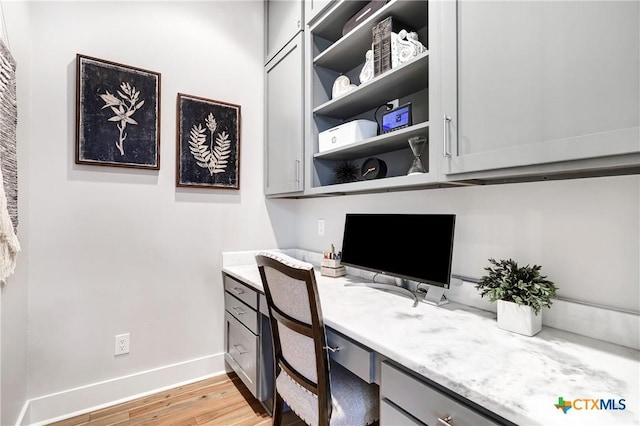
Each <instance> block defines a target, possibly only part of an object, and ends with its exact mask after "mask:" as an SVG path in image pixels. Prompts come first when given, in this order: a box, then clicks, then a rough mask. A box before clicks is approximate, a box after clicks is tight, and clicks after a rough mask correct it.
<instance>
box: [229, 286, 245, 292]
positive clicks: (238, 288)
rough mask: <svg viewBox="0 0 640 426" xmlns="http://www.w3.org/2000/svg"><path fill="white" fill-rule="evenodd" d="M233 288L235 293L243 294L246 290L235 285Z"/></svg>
mask: <svg viewBox="0 0 640 426" xmlns="http://www.w3.org/2000/svg"><path fill="white" fill-rule="evenodd" d="M232 290H233V292H234V293H235V294H243V293H244V290H243V289H242V288H241V287H233V288H232Z"/></svg>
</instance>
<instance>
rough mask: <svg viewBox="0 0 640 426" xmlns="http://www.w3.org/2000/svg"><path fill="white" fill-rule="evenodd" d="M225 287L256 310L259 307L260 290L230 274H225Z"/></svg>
mask: <svg viewBox="0 0 640 426" xmlns="http://www.w3.org/2000/svg"><path fill="white" fill-rule="evenodd" d="M224 289H225V290H226V291H228V292H229V293H231V294H233V295H234V296H235V297H237V298H238V299H240V300H242V301H243V302H244V303H246V304H247V305H249V306H251V307H252V308H253V309H254V310H256V309H258V292H257V291H255V290H254V289H252V288H249V287H248V286H247V285H246V284H243V283H241V282H240V281H238V280H236V279H235V278H233V277H230V276H229V275H225V276H224Z"/></svg>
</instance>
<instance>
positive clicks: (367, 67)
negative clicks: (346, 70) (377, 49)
mask: <svg viewBox="0 0 640 426" xmlns="http://www.w3.org/2000/svg"><path fill="white" fill-rule="evenodd" d="M372 78H373V49H370V50H367V53H366V55H365V61H364V66H363V67H362V71H360V84H363V83H366V82H367V81H370V80H371V79H372Z"/></svg>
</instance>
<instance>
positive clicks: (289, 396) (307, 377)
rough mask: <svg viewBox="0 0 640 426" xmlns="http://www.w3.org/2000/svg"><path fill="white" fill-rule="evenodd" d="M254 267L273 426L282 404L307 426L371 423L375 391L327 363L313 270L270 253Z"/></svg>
mask: <svg viewBox="0 0 640 426" xmlns="http://www.w3.org/2000/svg"><path fill="white" fill-rule="evenodd" d="M256 262H257V264H258V269H259V271H260V277H261V278H262V284H263V285H264V292H265V296H266V298H267V305H268V307H269V316H270V321H271V332H272V335H273V347H274V363H275V376H276V380H275V398H274V407H273V424H274V425H276V426H279V425H280V424H281V422H282V411H283V405H284V402H286V403H287V405H288V406H289V407H290V408H291V410H293V412H294V413H296V414H297V415H298V417H300V418H301V419H302V420H303V421H304V422H305V423H307V424H308V425H311V426H327V425H332V426H333V425H344V426H364V425H369V424H372V423H375V422H376V421H377V420H378V418H379V406H378V386H377V385H375V384H368V383H365V382H364V381H363V380H361V379H360V378H359V377H357V376H356V375H354V374H353V373H351V372H350V371H349V370H347V369H345V368H344V367H342V366H341V365H339V364H337V363H334V362H332V361H330V360H329V356H328V353H327V341H326V338H325V329H324V322H323V320H322V310H321V309H320V298H319V296H318V288H317V285H316V279H315V274H314V272H313V266H312V265H310V264H308V263H305V262H300V261H298V260H296V259H294V258H292V257H289V256H286V255H284V254H282V253H278V252H268V251H261V252H259V253H258V254H257V255H256Z"/></svg>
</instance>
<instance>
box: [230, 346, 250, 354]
mask: <svg viewBox="0 0 640 426" xmlns="http://www.w3.org/2000/svg"><path fill="white" fill-rule="evenodd" d="M233 347H234V348H235V349H236V351H238V353H239V354H240V355H244V354H246V353H247V352H249V351H248V350H246V349H245V348H244V347H243V346H242V345H240V344H238V345H233Z"/></svg>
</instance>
